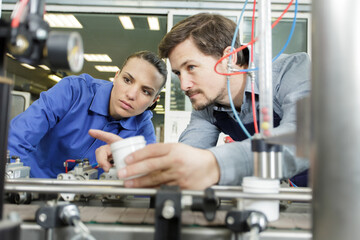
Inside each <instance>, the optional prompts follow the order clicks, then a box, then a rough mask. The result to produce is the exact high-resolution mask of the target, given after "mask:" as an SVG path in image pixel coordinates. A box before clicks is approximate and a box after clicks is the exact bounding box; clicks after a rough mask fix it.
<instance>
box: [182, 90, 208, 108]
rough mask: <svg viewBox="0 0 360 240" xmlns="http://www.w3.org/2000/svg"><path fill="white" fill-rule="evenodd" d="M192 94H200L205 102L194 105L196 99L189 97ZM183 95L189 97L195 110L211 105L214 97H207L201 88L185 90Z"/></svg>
mask: <svg viewBox="0 0 360 240" xmlns="http://www.w3.org/2000/svg"><path fill="white" fill-rule="evenodd" d="M194 94H202V95H203V96H204V98H205V102H204V103H202V104H198V105H196V100H191V98H190V97H189V96H191V95H194ZM185 95H186V96H188V97H189V99H190V101H191V104H192V107H193V108H194V109H195V110H196V111H200V110H204V109H205V108H207V107H208V106H210V105H212V104H214V103H215V99H210V98H208V97H207V96H206V95H205V94H204V93H203V91H201V90H195V91H187V92H185Z"/></svg>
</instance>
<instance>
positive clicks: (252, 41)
mask: <svg viewBox="0 0 360 240" xmlns="http://www.w3.org/2000/svg"><path fill="white" fill-rule="evenodd" d="M293 1H294V0H291V1H290V3H289V4H288V6H287V7H286V8H285V10H284V11H283V13H282V14H281V15H280V17H278V18H277V20H276V21H275V22H274V23H273V24H272V25H271V28H274V27H275V26H276V25H277V24H278V23H279V21H280V20H281V19H282V18H283V16H284V15H285V13H286V12H287V11H288V10H289V8H290V6H291V5H292V4H293ZM247 2H248V0H246V1H245V3H244V6H243V9H242V11H241V14H240V17H239V20H238V23H237V27H236V30H235V33H234V37H233V40H232V43H231V52H230V53H229V54H226V55H225V56H223V57H222V58H220V59H219V60H218V61H217V62H216V64H215V66H214V70H215V72H216V73H218V74H220V75H225V76H227V88H228V95H229V102H230V106H231V109H232V111H233V113H234V116H235V118H236V120H237V121H238V123H239V125H240V127H241V129H242V130H243V132H244V133H245V135H246V136H247V137H248V138H251V135H250V133H249V132H248V131H247V129H246V128H245V126H244V125H243V123H242V122H241V120H240V118H239V116H238V113H237V111H236V109H235V107H234V103H233V101H232V97H231V89H230V77H229V76H232V75H238V74H243V73H245V72H250V71H256V70H258V68H253V69H241V70H240V71H237V72H231V69H230V66H231V65H230V63H231V57H232V54H234V53H236V52H239V51H241V50H243V49H244V48H245V47H247V46H249V45H251V54H250V55H251V56H250V57H251V63H252V62H253V56H254V52H253V51H254V47H253V46H254V43H255V42H256V41H257V40H258V38H254V25H255V6H256V0H255V1H254V5H253V6H254V7H253V16H252V25H251V41H250V42H249V43H248V44H246V45H243V46H241V47H240V48H238V49H236V50H233V49H234V45H235V39H236V36H237V34H238V29H239V25H240V21H241V19H242V16H243V14H244V11H245V7H246V5H247ZM297 6H298V1H297V0H296V1H295V11H294V12H295V13H294V19H293V24H292V27H291V30H290V34H289V37H288V39H287V41H286V43H285V45H284V46H283V48H282V49H281V50H280V52H279V53H278V54H277V55H276V56H275V57H274V58H273V60H272V61H273V62H274V61H275V60H276V59H277V58H278V57H279V56H280V54H282V53H283V52H284V50H285V49H286V47H287V46H288V44H289V42H290V40H291V37H292V35H293V33H294V29H295V25H296V15H297ZM227 57H228V58H229V62H228V72H227V73H220V72H218V71H217V65H218V64H219V63H220V62H222V61H223V60H224V59H225V58H227ZM254 86H255V83H253V82H252V83H251V99H252V110H253V120H254V128H255V133H258V132H259V130H258V126H257V117H256V109H255V93H254Z"/></svg>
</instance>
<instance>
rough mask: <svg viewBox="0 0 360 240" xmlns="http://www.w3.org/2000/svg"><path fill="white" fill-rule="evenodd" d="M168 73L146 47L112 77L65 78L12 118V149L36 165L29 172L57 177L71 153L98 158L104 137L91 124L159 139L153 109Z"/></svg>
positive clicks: (125, 134)
mask: <svg viewBox="0 0 360 240" xmlns="http://www.w3.org/2000/svg"><path fill="white" fill-rule="evenodd" d="M166 75H167V71H166V65H165V63H164V62H163V61H162V60H161V59H159V58H158V57H157V56H156V55H155V54H154V53H151V52H148V51H143V52H138V53H135V54H133V55H131V56H129V57H128V58H127V60H126V61H125V63H124V65H123V67H122V69H121V70H120V71H119V72H117V73H116V75H115V78H114V82H113V83H111V82H108V81H105V80H100V79H95V78H93V77H91V76H90V75H88V74H82V75H79V76H70V77H66V78H64V79H62V80H61V81H60V82H59V83H57V84H56V85H55V86H54V87H52V88H51V89H49V90H48V91H46V92H43V93H41V95H40V98H39V99H38V100H37V101H35V102H34V103H33V104H32V105H31V106H30V107H29V108H28V109H27V110H26V111H25V112H23V113H22V114H20V115H18V116H17V117H15V118H14V119H13V120H12V121H11V123H10V131H9V144H8V148H9V151H10V154H11V155H16V156H19V157H20V159H21V161H22V162H23V163H24V165H26V166H30V167H31V171H30V177H36V178H56V177H57V175H58V174H59V173H63V172H64V170H65V168H64V162H65V161H66V160H67V159H84V158H88V159H89V161H90V164H96V158H95V150H96V149H97V148H98V147H100V146H102V145H104V144H105V142H103V141H100V140H97V139H94V138H92V137H91V136H89V135H88V131H89V129H101V130H104V131H107V132H111V133H114V134H116V135H118V136H120V137H122V138H127V137H131V136H136V135H143V136H144V137H145V139H146V141H147V143H153V142H155V133H154V127H153V125H152V122H151V118H152V112H151V111H150V109H152V108H154V106H155V105H156V101H157V100H158V99H159V94H160V91H161V89H162V87H163V86H164V85H165V81H166Z"/></svg>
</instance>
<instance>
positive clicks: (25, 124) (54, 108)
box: [8, 77, 76, 159]
mask: <svg viewBox="0 0 360 240" xmlns="http://www.w3.org/2000/svg"><path fill="white" fill-rule="evenodd" d="M71 80H73V79H71V78H70V77H69V78H64V79H62V80H61V81H60V82H59V83H57V84H56V85H55V86H53V87H52V88H51V89H49V90H48V91H46V92H42V93H41V94H40V98H39V99H38V100H36V101H35V102H34V103H33V104H31V105H30V107H29V108H28V109H27V110H26V111H25V112H23V113H21V114H19V115H18V116H16V117H15V118H14V119H13V120H12V121H11V122H10V129H9V138H8V149H9V151H10V154H11V155H17V156H20V157H21V158H22V159H24V158H26V156H27V155H28V153H30V152H33V151H35V150H36V147H37V144H38V143H39V142H40V140H41V139H42V138H43V137H44V135H45V134H46V133H47V132H48V131H49V130H50V129H51V128H53V127H54V126H55V125H56V124H57V123H58V122H59V121H60V120H61V118H62V117H63V116H64V115H65V114H66V113H67V111H68V110H69V108H70V107H71V105H72V102H73V101H74V99H73V98H74V95H76V94H74V87H73V86H72V81H71ZM75 82H76V81H75Z"/></svg>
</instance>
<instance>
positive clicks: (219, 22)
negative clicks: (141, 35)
mask: <svg viewBox="0 0 360 240" xmlns="http://www.w3.org/2000/svg"><path fill="white" fill-rule="evenodd" d="M236 28H237V25H236V23H235V22H233V21H232V20H230V19H229V18H227V17H224V16H222V15H219V14H210V13H199V14H196V15H193V16H190V17H188V18H185V19H184V20H182V21H180V22H178V23H177V24H176V25H175V26H174V27H173V28H172V29H171V31H170V32H168V33H167V34H166V35H165V37H164V38H163V39H162V40H161V42H160V44H159V56H160V57H161V58H167V57H169V54H170V52H171V51H172V50H173V49H174V48H175V47H176V46H177V45H178V44H180V43H182V42H184V41H185V40H187V39H189V38H191V39H192V40H193V41H194V43H195V45H196V46H197V48H198V49H199V50H200V51H201V52H202V53H203V54H205V55H208V56H214V57H215V58H217V59H219V58H221V57H222V56H223V53H224V50H225V48H226V47H228V46H231V43H232V39H233V36H234V33H235V30H236ZM239 47H240V40H239V37H238V36H237V37H236V40H235V46H234V48H239ZM248 60H249V51H248V49H247V48H245V49H244V50H243V51H239V52H237V64H238V65H240V66H243V65H247V64H248Z"/></svg>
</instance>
